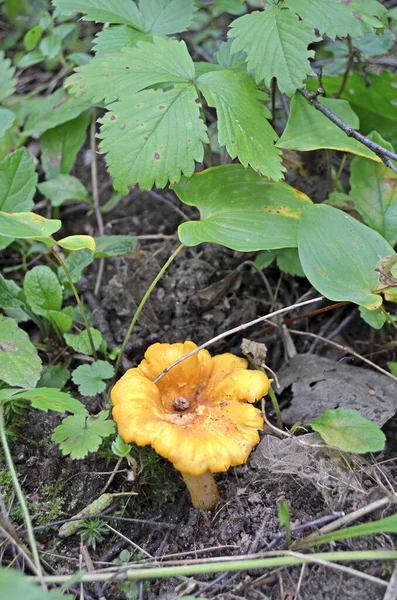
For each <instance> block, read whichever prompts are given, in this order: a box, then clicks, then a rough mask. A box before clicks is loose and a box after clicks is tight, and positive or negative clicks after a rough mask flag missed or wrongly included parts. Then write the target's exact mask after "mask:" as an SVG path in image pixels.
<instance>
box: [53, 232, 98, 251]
mask: <svg viewBox="0 0 397 600" xmlns="http://www.w3.org/2000/svg"><path fill="white" fill-rule="evenodd" d="M56 243H57V246H60V247H61V248H65V250H70V251H72V250H74V251H77V250H85V249H86V250H91V252H95V249H96V244H95V240H94V238H93V237H91V236H90V235H69V236H68V237H65V238H62V239H61V240H57V242H56Z"/></svg>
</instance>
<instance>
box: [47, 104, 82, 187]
mask: <svg viewBox="0 0 397 600" xmlns="http://www.w3.org/2000/svg"><path fill="white" fill-rule="evenodd" d="M89 122H90V113H89V111H86V112H85V113H83V114H82V115H80V116H79V117H77V118H76V119H72V120H71V121H67V122H66V123H63V124H62V125H58V126H57V127H53V128H52V129H48V130H47V131H46V132H45V133H44V134H43V135H42V136H41V137H40V146H41V164H42V166H43V169H44V172H45V174H46V177H47V179H53V178H54V177H57V176H58V175H61V174H64V175H68V173H69V172H70V170H71V169H72V167H73V165H74V163H75V160H76V157H77V154H78V151H79V150H80V148H81V146H82V145H83V143H84V140H85V139H86V129H87V126H88V123H89Z"/></svg>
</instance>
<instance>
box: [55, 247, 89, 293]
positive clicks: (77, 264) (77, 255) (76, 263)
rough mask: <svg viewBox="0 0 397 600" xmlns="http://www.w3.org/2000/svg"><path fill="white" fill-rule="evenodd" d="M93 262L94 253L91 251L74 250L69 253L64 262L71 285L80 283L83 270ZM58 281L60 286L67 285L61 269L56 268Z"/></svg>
mask: <svg viewBox="0 0 397 600" xmlns="http://www.w3.org/2000/svg"><path fill="white" fill-rule="evenodd" d="M93 260H94V253H93V252H92V251H91V250H87V249H84V250H76V251H75V252H71V253H70V254H69V256H68V257H67V259H66V260H65V265H66V268H67V270H68V271H69V275H70V277H71V279H72V281H73V283H77V282H78V281H80V279H81V276H82V273H83V271H84V269H85V268H86V267H87V266H88V265H90V264H91V263H92V262H93ZM58 279H59V281H60V282H61V284H62V285H66V284H67V281H68V280H67V278H66V275H65V272H64V270H63V269H62V267H59V268H58Z"/></svg>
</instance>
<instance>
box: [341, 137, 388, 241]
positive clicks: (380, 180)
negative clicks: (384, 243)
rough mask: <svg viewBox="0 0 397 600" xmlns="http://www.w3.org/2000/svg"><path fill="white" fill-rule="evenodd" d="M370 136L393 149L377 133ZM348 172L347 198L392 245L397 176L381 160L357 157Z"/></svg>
mask: <svg viewBox="0 0 397 600" xmlns="http://www.w3.org/2000/svg"><path fill="white" fill-rule="evenodd" d="M369 137H370V139H372V140H373V141H374V142H376V143H378V144H380V145H381V146H384V147H385V148H387V149H388V150H393V148H392V146H391V144H389V143H388V142H386V141H385V140H384V139H383V138H382V137H381V136H380V135H379V134H378V133H376V132H374V133H373V134H371V135H370V136H369ZM350 173H351V174H350V186H351V191H350V193H349V198H351V199H352V200H353V203H354V208H355V210H356V211H357V212H358V213H359V214H360V215H361V216H362V218H363V219H364V221H365V223H366V224H367V225H368V226H369V227H371V228H372V229H375V230H376V231H377V232H378V233H380V234H381V235H382V236H383V237H384V238H386V239H387V240H388V241H389V242H390V244H391V245H392V246H394V244H395V243H396V242H397V175H396V174H395V173H393V172H392V171H390V169H389V168H388V167H387V166H386V165H385V164H383V163H382V162H380V163H375V162H373V161H372V160H367V159H366V158H360V157H356V158H354V159H353V161H352V164H351V171H350Z"/></svg>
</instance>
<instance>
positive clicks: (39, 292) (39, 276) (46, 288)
mask: <svg viewBox="0 0 397 600" xmlns="http://www.w3.org/2000/svg"><path fill="white" fill-rule="evenodd" d="M23 289H24V292H25V295H26V300H27V302H28V304H29V306H30V307H31V309H32V310H33V311H34V312H35V313H37V314H39V315H42V316H44V317H46V316H47V312H48V311H49V310H59V309H60V308H61V305H62V287H61V285H60V283H59V281H58V278H57V276H56V275H55V273H53V271H51V269H50V268H49V267H46V266H44V265H40V266H37V267H33V269H30V271H28V272H27V273H26V275H25V279H24V282H23Z"/></svg>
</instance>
